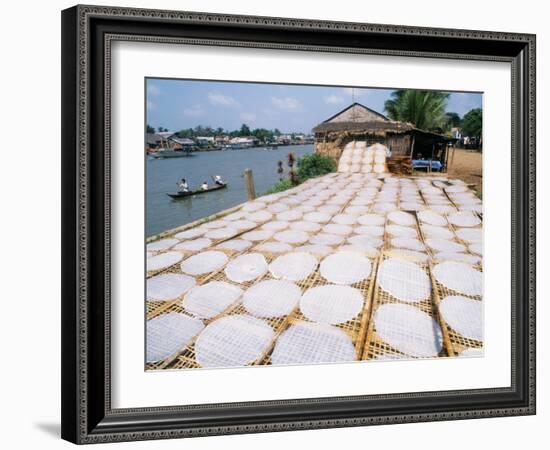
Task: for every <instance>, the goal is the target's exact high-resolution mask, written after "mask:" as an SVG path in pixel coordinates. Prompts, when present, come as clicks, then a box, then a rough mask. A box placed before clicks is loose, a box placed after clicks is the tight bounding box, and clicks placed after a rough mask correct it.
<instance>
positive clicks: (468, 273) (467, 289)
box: [433, 261, 483, 295]
mask: <svg viewBox="0 0 550 450" xmlns="http://www.w3.org/2000/svg"><path fill="white" fill-rule="evenodd" d="M433 274H434V276H435V278H436V280H437V281H439V282H440V283H441V284H442V285H444V286H446V287H447V288H449V289H452V290H453V291H456V292H459V293H461V294H466V295H482V294H483V275H482V273H481V272H480V271H479V270H476V269H474V268H473V267H471V266H469V265H467V264H464V263H461V262H454V261H445V262H442V263H439V264H437V265H436V266H435V267H434V269H433Z"/></svg>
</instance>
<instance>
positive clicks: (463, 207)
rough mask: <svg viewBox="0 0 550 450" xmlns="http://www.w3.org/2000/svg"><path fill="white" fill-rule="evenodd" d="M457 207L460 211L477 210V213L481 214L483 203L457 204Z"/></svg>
mask: <svg viewBox="0 0 550 450" xmlns="http://www.w3.org/2000/svg"><path fill="white" fill-rule="evenodd" d="M458 209H460V211H472V212H477V213H479V214H483V205H482V204H478V205H459V207H458Z"/></svg>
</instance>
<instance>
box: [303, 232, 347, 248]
mask: <svg viewBox="0 0 550 450" xmlns="http://www.w3.org/2000/svg"><path fill="white" fill-rule="evenodd" d="M344 239H345V237H344V236H341V235H339V234H329V233H319V234H316V235H315V236H313V237H312V238H311V239H310V240H309V242H310V243H311V244H319V245H338V244H341V243H342V242H344Z"/></svg>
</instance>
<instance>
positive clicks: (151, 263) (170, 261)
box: [147, 252, 183, 272]
mask: <svg viewBox="0 0 550 450" xmlns="http://www.w3.org/2000/svg"><path fill="white" fill-rule="evenodd" d="M182 259H183V255H182V254H181V253H180V252H166V253H161V254H160V255H156V256H151V257H149V258H147V272H151V271H154V270H162V269H166V268H168V267H170V266H173V265H174V264H176V263H178V262H180V261H181V260H182Z"/></svg>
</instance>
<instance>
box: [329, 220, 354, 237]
mask: <svg viewBox="0 0 550 450" xmlns="http://www.w3.org/2000/svg"><path fill="white" fill-rule="evenodd" d="M352 231H353V228H352V227H350V226H349V225H339V224H335V223H329V224H328V225H325V226H324V227H323V233H331V234H339V235H342V236H347V235H348V234H351V232H352Z"/></svg>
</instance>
